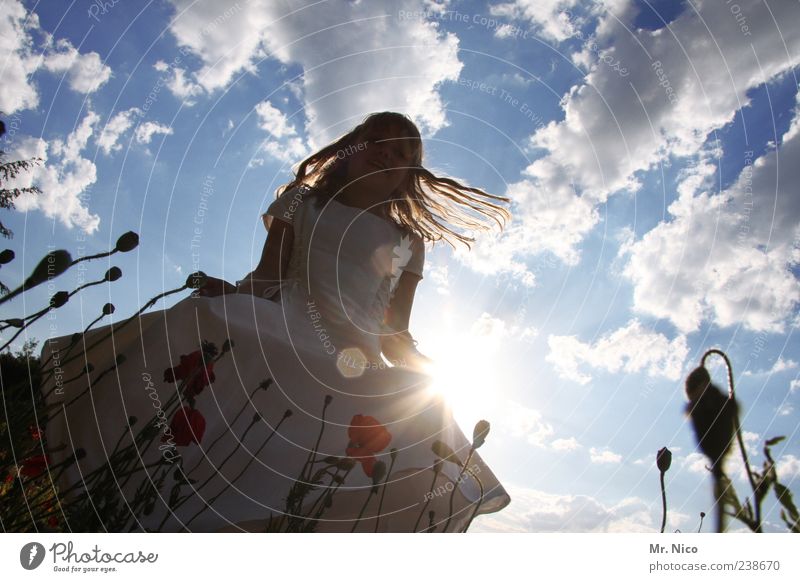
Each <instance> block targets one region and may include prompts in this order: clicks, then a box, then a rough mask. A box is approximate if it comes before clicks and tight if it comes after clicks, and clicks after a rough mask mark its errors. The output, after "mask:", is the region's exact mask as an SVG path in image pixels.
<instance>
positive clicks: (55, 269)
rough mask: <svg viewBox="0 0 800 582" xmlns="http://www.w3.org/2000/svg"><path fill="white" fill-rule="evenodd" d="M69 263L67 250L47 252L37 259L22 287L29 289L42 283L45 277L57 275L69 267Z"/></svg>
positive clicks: (69, 257) (69, 258)
mask: <svg viewBox="0 0 800 582" xmlns="http://www.w3.org/2000/svg"><path fill="white" fill-rule="evenodd" d="M71 264H72V257H71V256H70V254H69V253H68V252H67V251H64V250H58V251H52V252H49V253H47V254H46V255H45V256H44V258H43V259H42V260H41V261H39V264H38V265H36V268H35V269H34V270H33V273H31V276H30V277H28V278H27V279H26V280H25V282H24V283H23V284H22V287H23V288H24V289H29V288H31V287H35V286H36V285H38V284H40V283H43V282H44V281H46V280H47V279H53V278H55V277H58V276H59V275H60V274H61V273H63V272H64V271H66V270H67V269H69V267H70V265H71Z"/></svg>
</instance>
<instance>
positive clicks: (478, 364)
mask: <svg viewBox="0 0 800 582" xmlns="http://www.w3.org/2000/svg"><path fill="white" fill-rule="evenodd" d="M425 347H426V354H425V355H427V356H429V357H430V358H431V359H432V360H433V362H432V363H431V364H430V365H429V366H428V369H427V372H428V373H429V374H430V375H431V376H432V378H433V381H432V383H431V385H430V386H429V388H428V390H430V391H431V392H432V393H434V394H438V395H441V396H442V397H443V398H444V399H445V400H446V401H447V403H448V404H449V405H450V408H451V409H452V410H453V416H454V417H455V419H456V421H457V422H458V424H459V425H460V426H461V428H462V429H463V430H469V431H471V430H472V427H473V426H474V425H475V423H476V422H477V421H478V420H481V419H487V420H491V418H490V417H492V416H493V413H494V411H496V410H497V408H498V404H499V402H500V395H501V393H502V391H503V383H504V382H505V374H504V372H503V371H502V370H501V369H500V366H498V365H497V363H496V362H497V358H496V353H497V346H496V345H494V344H493V342H490V341H486V338H482V337H476V336H474V335H472V334H461V335H449V334H448V335H440V336H437V337H436V338H434V341H433V342H431V341H430V340H428V341H426V342H425Z"/></svg>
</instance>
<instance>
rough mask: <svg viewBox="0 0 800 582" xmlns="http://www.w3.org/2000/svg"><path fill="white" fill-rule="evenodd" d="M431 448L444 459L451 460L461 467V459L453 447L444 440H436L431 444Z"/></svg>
mask: <svg viewBox="0 0 800 582" xmlns="http://www.w3.org/2000/svg"><path fill="white" fill-rule="evenodd" d="M431 450H432V451H433V453H434V454H435V455H436V456H438V457H439V458H441V459H442V460H445V461H449V462H451V463H455V464H456V465H458V466H459V467H461V466H462V463H461V459H459V458H458V457H457V456H456V454H455V452H454V451H453V449H451V448H450V446H449V445H447V444H446V443H444V442H442V441H436V442H434V443H433V445H432V446H431Z"/></svg>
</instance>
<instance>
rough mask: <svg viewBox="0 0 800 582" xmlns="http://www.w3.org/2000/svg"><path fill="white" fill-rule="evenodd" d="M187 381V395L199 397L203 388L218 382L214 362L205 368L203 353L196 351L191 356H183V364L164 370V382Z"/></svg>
mask: <svg viewBox="0 0 800 582" xmlns="http://www.w3.org/2000/svg"><path fill="white" fill-rule="evenodd" d="M178 380H186V381H187V382H186V386H185V389H186V393H187V394H189V395H191V396H197V395H198V394H200V393H201V392H202V391H203V388H205V387H206V386H208V385H209V384H211V383H212V382H214V381H215V380H216V377H215V376H214V362H209V363H208V364H207V365H205V366H203V352H202V351H201V350H196V351H194V352H192V353H191V354H189V355H184V356H181V363H180V364H179V365H177V366H175V367H174V368H167V369H166V370H164V382H177V381H178Z"/></svg>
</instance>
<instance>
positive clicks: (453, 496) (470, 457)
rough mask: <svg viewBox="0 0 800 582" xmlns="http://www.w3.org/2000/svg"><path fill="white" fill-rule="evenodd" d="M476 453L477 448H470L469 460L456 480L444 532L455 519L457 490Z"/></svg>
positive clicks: (451, 493) (465, 462)
mask: <svg viewBox="0 0 800 582" xmlns="http://www.w3.org/2000/svg"><path fill="white" fill-rule="evenodd" d="M474 452H475V447H474V446H470V448H469V454H468V455H467V460H466V461H464V465H463V466H462V467H461V472H460V473H459V474H458V478H457V479H456V482H455V484H454V485H453V490H452V491H451V492H450V508H449V514H448V515H447V521H446V522H445V524H444V529H442V531H443V532H446V531H447V526H448V525H450V520H451V519H453V501H454V500H455V496H456V490H458V484H459V483H461V477H462V476H463V475H464V472H465V471H466V470H467V467H469V462H470V461H471V460H472V455H473V453H474Z"/></svg>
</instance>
